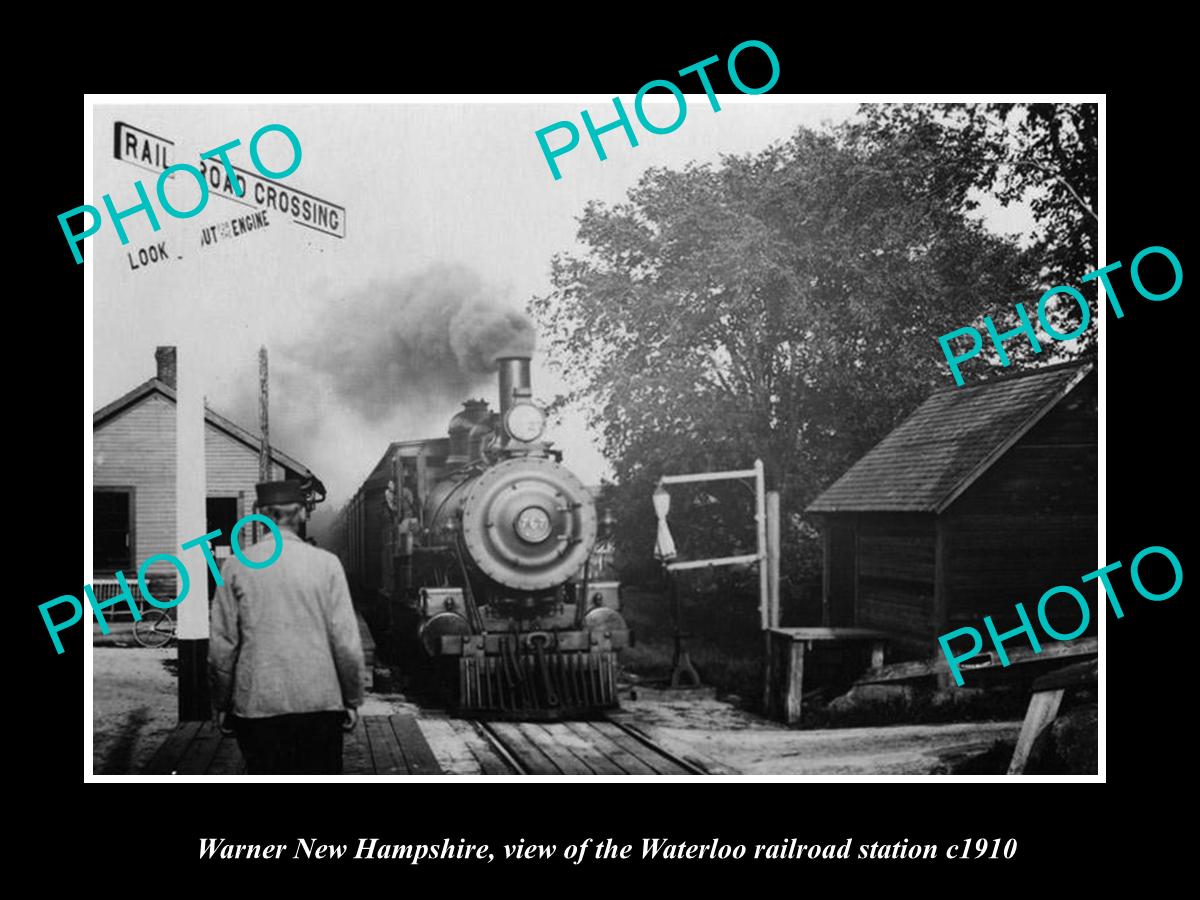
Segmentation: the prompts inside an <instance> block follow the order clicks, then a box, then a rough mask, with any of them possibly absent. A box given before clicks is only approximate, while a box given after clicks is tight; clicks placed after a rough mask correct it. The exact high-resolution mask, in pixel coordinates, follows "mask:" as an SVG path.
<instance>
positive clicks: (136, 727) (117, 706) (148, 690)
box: [92, 646, 179, 775]
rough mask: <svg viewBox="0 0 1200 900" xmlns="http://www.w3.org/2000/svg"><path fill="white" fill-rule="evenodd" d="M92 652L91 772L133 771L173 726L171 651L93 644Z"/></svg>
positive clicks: (174, 701)
mask: <svg viewBox="0 0 1200 900" xmlns="http://www.w3.org/2000/svg"><path fill="white" fill-rule="evenodd" d="M92 654H93V656H92V762H93V767H94V768H93V771H94V772H95V773H96V774H97V775H126V774H129V773H131V772H137V771H139V770H140V769H141V768H142V767H143V766H144V765H145V764H146V763H147V762H149V760H150V757H151V756H153V755H154V751H155V750H157V749H158V746H159V744H161V743H162V742H163V741H164V740H166V738H167V735H168V734H170V733H171V729H173V728H174V727H175V721H176V714H177V711H178V708H179V706H178V704H179V700H178V697H177V695H176V687H175V682H176V678H175V650H174V648H168V649H165V650H147V649H144V648H141V647H139V648H138V649H136V650H134V649H126V648H120V647H104V646H98V647H95V648H94V650H93V651H92Z"/></svg>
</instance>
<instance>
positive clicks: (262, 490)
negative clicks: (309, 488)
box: [254, 481, 304, 506]
mask: <svg viewBox="0 0 1200 900" xmlns="http://www.w3.org/2000/svg"><path fill="white" fill-rule="evenodd" d="M254 489H255V490H256V491H257V492H258V505H259V506H282V505H283V504H285V503H303V502H304V491H303V490H301V489H300V482H299V481H263V482H261V483H259V484H256V485H255V486H254Z"/></svg>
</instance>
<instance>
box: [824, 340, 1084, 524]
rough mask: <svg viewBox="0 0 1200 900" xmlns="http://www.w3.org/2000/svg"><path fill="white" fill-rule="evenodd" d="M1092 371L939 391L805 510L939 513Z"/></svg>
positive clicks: (1051, 372)
mask: <svg viewBox="0 0 1200 900" xmlns="http://www.w3.org/2000/svg"><path fill="white" fill-rule="evenodd" d="M1094 368H1095V365H1094V363H1093V362H1092V360H1090V359H1089V360H1087V361H1084V362H1072V363H1064V364H1062V365H1057V366H1046V367H1044V368H1040V369H1033V370H1031V371H1028V372H1022V373H1018V374H1015V375H1010V376H1004V377H1001V378H994V379H991V380H989V381H985V382H981V383H980V384H976V385H972V386H970V387H960V388H947V389H945V390H941V391H938V392H937V393H935V394H933V395H932V396H930V397H928V398H927V399H926V400H925V402H924V403H922V404H921V405H920V406H919V407H917V410H916V412H914V413H913V414H912V415H911V416H909V417H908V418H907V419H905V420H904V421H903V422H902V423H901V424H900V425H898V426H897V427H896V428H895V429H894V430H893V431H892V432H891V433H890V434H888V436H887V437H885V438H884V439H883V440H882V441H880V442H879V443H878V444H877V445H876V446H875V447H874V448H873V449H872V450H870V451H869V452H868V453H867V454H866V456H864V457H863V458H862V459H860V460H859V461H858V462H856V463H855V464H854V465H853V466H851V467H850V469H849V471H847V472H846V474H844V475H843V476H842V477H841V478H839V479H838V480H837V481H835V482H834V483H833V484H832V485H831V486H830V487H829V488H828V489H827V490H826V491H825V492H824V493H823V494H821V495H820V496H819V497H817V499H816V500H814V501H813V502H812V503H811V504H810V505H809V507H808V512H814V513H839V512H932V513H940V512H942V511H943V510H945V509H946V508H947V507H948V506H949V505H950V504H951V503H953V502H954V501H955V500H956V499H958V497H959V495H960V494H962V492H963V491H965V490H966V489H967V488H968V487H970V486H971V485H972V484H973V483H974V482H975V480H976V479H978V478H979V477H980V476H981V475H982V474H983V473H984V472H986V471H987V470H988V469H989V468H990V467H991V466H992V464H993V463H995V462H996V461H997V460H998V459H999V458H1000V457H1001V456H1003V455H1004V454H1005V453H1006V452H1007V451H1008V449H1009V448H1010V447H1012V445H1013V444H1015V443H1016V442H1017V441H1018V440H1020V439H1021V437H1022V436H1023V435H1025V433H1026V432H1028V431H1029V429H1031V428H1032V427H1033V426H1034V425H1035V424H1037V422H1038V421H1040V420H1041V418H1042V417H1043V416H1044V415H1046V413H1048V412H1049V411H1050V410H1051V409H1053V408H1054V406H1055V405H1057V404H1058V402H1059V401H1060V400H1062V399H1063V398H1064V397H1065V396H1066V395H1067V394H1068V393H1070V392H1071V391H1072V390H1074V389H1075V388H1076V387H1077V386H1078V385H1079V384H1080V382H1082V381H1083V380H1084V378H1086V377H1087V376H1088V374H1090V373H1091V372H1092V371H1093V370H1094Z"/></svg>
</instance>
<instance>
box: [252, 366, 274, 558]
mask: <svg viewBox="0 0 1200 900" xmlns="http://www.w3.org/2000/svg"><path fill="white" fill-rule="evenodd" d="M267 385H268V379H267V348H266V347H265V346H262V347H259V348H258V427H259V430H260V431H261V432H262V443H261V445H260V446H259V450H258V480H259V481H270V480H271V426H270V414H269V409H268V396H267V394H268V387H267ZM260 537H262V524H261V523H259V522H255V523H254V539H255V540H258V539H259V538H260Z"/></svg>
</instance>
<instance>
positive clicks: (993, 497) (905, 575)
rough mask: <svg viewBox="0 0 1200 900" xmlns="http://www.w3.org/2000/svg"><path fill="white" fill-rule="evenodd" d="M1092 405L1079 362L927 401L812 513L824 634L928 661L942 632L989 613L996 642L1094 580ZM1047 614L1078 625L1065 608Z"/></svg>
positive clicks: (1090, 381)
mask: <svg viewBox="0 0 1200 900" xmlns="http://www.w3.org/2000/svg"><path fill="white" fill-rule="evenodd" d="M1096 397H1097V394H1096V370H1095V364H1094V361H1093V360H1090V359H1089V360H1086V361H1083V362H1075V363H1069V364H1063V365H1056V366H1048V367H1045V368H1040V369H1034V370H1031V371H1027V372H1022V373H1018V374H1014V375H1004V376H1000V377H997V378H992V379H989V380H988V381H985V382H982V383H979V384H975V385H969V386H966V387H957V388H954V387H952V388H947V389H945V390H941V391H938V392H937V393H935V394H933V395H932V396H930V397H929V398H928V399H926V400H925V402H924V403H922V404H921V405H920V406H919V407H918V408H917V410H916V411H915V412H914V413H913V414H912V415H911V416H909V417H908V418H907V419H906V420H905V421H904V422H902V423H901V424H900V425H899V426H898V427H897V428H896V429H895V430H893V431H892V432H891V433H890V434H888V435H887V437H885V438H884V439H883V440H882V441H880V442H879V444H878V445H877V446H876V447H875V448H874V449H872V450H871V451H870V452H868V453H867V454H866V455H865V456H864V457H862V459H860V460H859V461H858V462H857V463H855V464H854V465H853V466H852V467H851V468H850V470H849V471H847V472H846V473H845V474H844V475H843V476H842V477H841V478H839V479H838V480H837V481H835V482H834V483H833V484H832V485H831V486H830V487H829V488H828V489H827V490H826V491H825V492H824V493H823V494H821V495H820V496H819V497H818V498H817V499H816V500H815V501H814V502H813V503H812V504H811V505H810V506H809V507H808V512H810V513H813V514H816V515H817V517H818V518H819V520H820V521H821V524H822V526H823V527H822V531H823V540H824V584H823V624H824V625H826V626H854V627H859V628H872V629H878V630H880V631H886V632H887V633H888V634H889V636H890V637H891V638H892V642H893V644H894V645H896V646H899V647H908V648H909V649H910V650H912V651H915V652H917V653H923V654H925V655H928V654H930V653H931V651H936V650H937V647H938V644H937V638H938V636H939V635H941V634H944V633H945V632H947V631H950V630H952V629H954V628H958V627H961V626H964V625H970V626H973V627H976V628H980V629H982V624H981V620H982V618H983V616H985V615H991V616H992V617H993V620H994V622H995V624H996V627H997V629H998V630H999V631H1001V632H1003V631H1006V630H1008V629H1010V628H1013V627H1016V626H1017V625H1019V624H1020V620H1019V619H1018V618H1017V615H1016V613H1015V611H1014V604H1016V603H1017V602H1021V603H1023V605H1024V607H1025V609H1026V611H1027V612H1028V613H1029V615H1030V618H1031V619H1035V612H1034V610H1035V608H1036V605H1037V601H1038V600H1039V599H1040V598H1041V596H1042V594H1043V593H1044V592H1045V591H1046V590H1048V589H1049V588H1051V587H1054V586H1055V585H1059V584H1070V585H1075V586H1080V577H1081V576H1082V575H1084V574H1086V573H1088V572H1091V571H1093V570H1095V568H1096V550H1097V531H1096V512H1097V443H1096V441H1097V405H1096V403H1097V401H1096ZM1080 589H1081V590H1082V589H1083V588H1082V587H1081V586H1080ZM1085 595H1086V594H1085ZM1093 613H1094V610H1093ZM1048 616H1049V620H1050V622H1051V623H1052V624H1054V625H1056V627H1060V628H1061V629H1062V630H1063V631H1066V632H1070V631H1073V630H1074V629H1075V628H1076V627H1078V624H1079V611H1078V609H1077V608H1076V607H1075V605H1074V604H1072V603H1069V602H1062V603H1061V606H1059V605H1058V604H1055V605H1053V606H1052V607H1051V608H1050V609H1049V610H1048ZM1096 619H1097V617H1096V616H1095V615H1094V614H1093V616H1092V621H1091V628H1090V630H1089V633H1091V634H1094V633H1095V629H1096ZM1035 621H1036V620H1035Z"/></svg>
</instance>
